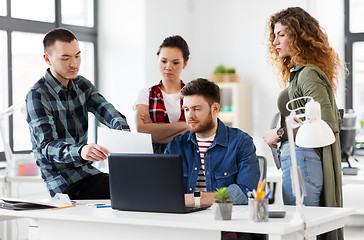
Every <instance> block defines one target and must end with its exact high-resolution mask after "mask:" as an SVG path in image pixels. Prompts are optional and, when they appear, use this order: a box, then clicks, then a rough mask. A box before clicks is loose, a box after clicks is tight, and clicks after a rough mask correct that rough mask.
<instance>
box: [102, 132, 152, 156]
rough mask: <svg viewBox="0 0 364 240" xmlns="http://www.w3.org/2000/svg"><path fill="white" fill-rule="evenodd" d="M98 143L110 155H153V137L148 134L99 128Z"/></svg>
mask: <svg viewBox="0 0 364 240" xmlns="http://www.w3.org/2000/svg"><path fill="white" fill-rule="evenodd" d="M97 143H98V144H99V145H101V146H103V147H104V148H106V149H107V150H108V151H109V152H110V153H153V147H152V136H151V134H146V133H135V132H128V131H120V130H114V129H109V128H105V127H98V128H97Z"/></svg>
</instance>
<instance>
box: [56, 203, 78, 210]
mask: <svg viewBox="0 0 364 240" xmlns="http://www.w3.org/2000/svg"><path fill="white" fill-rule="evenodd" d="M70 207H76V205H75V204H73V205H68V206H63V207H56V208H53V210H58V209H63V208H70Z"/></svg>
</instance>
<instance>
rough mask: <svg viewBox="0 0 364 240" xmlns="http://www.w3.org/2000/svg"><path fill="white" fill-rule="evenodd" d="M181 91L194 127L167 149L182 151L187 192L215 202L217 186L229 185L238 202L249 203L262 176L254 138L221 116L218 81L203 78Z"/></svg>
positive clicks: (229, 193) (185, 108)
mask: <svg viewBox="0 0 364 240" xmlns="http://www.w3.org/2000/svg"><path fill="white" fill-rule="evenodd" d="M181 93H182V96H183V107H184V110H185V117H186V122H187V124H188V126H189V127H190V131H188V132H186V133H184V134H182V135H178V136H176V137H174V138H173V139H172V141H171V142H170V143H169V144H168V146H167V148H166V150H165V152H164V153H166V154H181V155H182V158H183V174H184V186H185V193H186V194H192V193H194V192H201V203H202V202H203V203H207V204H209V203H210V204H211V203H212V201H213V192H214V191H216V188H222V187H227V190H228V195H229V198H230V200H231V201H232V202H233V203H234V204H247V202H248V197H247V194H246V193H247V190H252V189H254V188H256V186H257V184H258V181H259V176H260V171H259V163H258V159H257V156H256V154H255V146H254V143H253V139H252V138H251V137H250V136H249V135H248V134H247V133H245V132H243V131H241V130H239V129H237V128H230V127H228V126H226V125H225V124H224V123H223V122H222V121H221V120H219V119H218V118H217V114H218V112H219V110H220V89H219V87H218V86H217V85H216V84H215V83H213V82H211V81H209V80H207V79H202V78H199V79H196V80H193V81H191V82H189V83H188V84H186V86H185V87H184V88H183V89H182V90H181Z"/></svg>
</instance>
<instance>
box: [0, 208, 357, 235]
mask: <svg viewBox="0 0 364 240" xmlns="http://www.w3.org/2000/svg"><path fill="white" fill-rule="evenodd" d="M86 203H87V202H81V203H78V204H77V206H76V207H72V208H66V209H60V210H53V209H46V210H31V211H11V210H4V209H1V210H0V219H1V218H2V219H3V220H8V219H12V218H32V219H38V220H48V221H52V220H57V221H63V222H67V223H68V224H76V222H77V223H80V222H84V223H87V224H90V223H97V224H108V225H110V224H120V225H129V226H130V225H133V226H146V227H164V228H173V229H183V231H185V230H186V229H188V230H203V231H234V232H254V233H264V234H273V235H280V236H281V235H289V234H292V233H294V232H299V231H301V232H303V224H302V223H294V222H292V221H291V220H292V217H293V213H294V212H295V209H296V208H295V207H294V206H274V205H270V209H271V210H272V209H277V208H279V209H284V210H286V211H287V214H286V217H285V218H281V219H269V222H264V223H254V222H250V221H248V219H247V218H248V217H247V206H234V212H233V216H232V220H231V221H217V220H214V217H213V210H212V209H207V210H204V211H200V212H195V213H189V214H163V213H148V212H129V211H118V210H113V209H111V208H92V207H88V206H87V205H86ZM353 213H354V209H344V208H321V207H304V215H305V219H306V229H309V230H310V232H306V233H305V234H306V235H310V236H311V235H312V236H315V235H317V234H320V233H323V232H325V231H327V230H332V229H336V228H339V227H343V225H344V221H343V219H344V218H345V217H348V216H349V215H351V214H353ZM337 222H338V223H337ZM333 224H334V225H333ZM324 225H326V227H323V226H324Z"/></svg>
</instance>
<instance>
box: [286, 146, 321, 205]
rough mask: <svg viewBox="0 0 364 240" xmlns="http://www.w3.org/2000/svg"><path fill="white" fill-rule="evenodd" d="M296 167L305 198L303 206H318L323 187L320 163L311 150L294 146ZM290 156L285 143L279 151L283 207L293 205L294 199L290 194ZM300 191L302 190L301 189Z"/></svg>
mask: <svg viewBox="0 0 364 240" xmlns="http://www.w3.org/2000/svg"><path fill="white" fill-rule="evenodd" d="M295 150H296V158H297V166H299V167H300V169H301V173H302V178H303V182H304V185H305V187H306V192H307V196H305V197H304V200H303V204H304V205H305V206H320V196H321V192H322V187H323V172H322V161H321V159H320V157H319V156H318V155H317V153H316V152H315V150H314V149H313V148H302V147H298V146H295ZM290 156H291V154H290V151H289V143H288V141H286V142H285V143H283V144H282V146H281V147H280V149H279V159H280V161H281V167H282V172H283V175H282V188H283V202H284V204H285V205H295V204H296V197H295V196H293V194H292V183H291V157H290ZM301 189H302V188H301Z"/></svg>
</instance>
